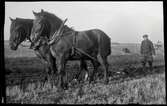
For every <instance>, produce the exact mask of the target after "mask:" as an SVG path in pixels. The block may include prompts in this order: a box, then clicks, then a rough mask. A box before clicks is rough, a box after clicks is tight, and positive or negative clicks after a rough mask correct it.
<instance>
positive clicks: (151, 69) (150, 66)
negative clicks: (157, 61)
mask: <svg viewBox="0 0 167 106" xmlns="http://www.w3.org/2000/svg"><path fill="white" fill-rule="evenodd" d="M149 70H150V72H152V71H153V66H152V62H149Z"/></svg>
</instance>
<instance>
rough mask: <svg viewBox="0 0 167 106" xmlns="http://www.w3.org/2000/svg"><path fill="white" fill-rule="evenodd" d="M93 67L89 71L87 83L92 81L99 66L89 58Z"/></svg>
mask: <svg viewBox="0 0 167 106" xmlns="http://www.w3.org/2000/svg"><path fill="white" fill-rule="evenodd" d="M91 62H92V64H93V67H94V69H93V70H92V71H89V83H91V82H92V81H94V79H95V77H94V76H95V75H94V74H95V71H97V69H98V67H99V63H98V62H97V61H95V60H91Z"/></svg>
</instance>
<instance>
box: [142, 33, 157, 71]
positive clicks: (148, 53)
mask: <svg viewBox="0 0 167 106" xmlns="http://www.w3.org/2000/svg"><path fill="white" fill-rule="evenodd" d="M143 38H144V40H143V41H142V43H141V49H140V52H141V55H142V65H143V70H145V65H146V63H147V62H148V64H149V66H150V70H151V71H152V69H153V67H152V62H153V56H152V55H155V49H154V46H153V43H152V42H151V41H150V40H149V39H148V35H146V34H145V35H143Z"/></svg>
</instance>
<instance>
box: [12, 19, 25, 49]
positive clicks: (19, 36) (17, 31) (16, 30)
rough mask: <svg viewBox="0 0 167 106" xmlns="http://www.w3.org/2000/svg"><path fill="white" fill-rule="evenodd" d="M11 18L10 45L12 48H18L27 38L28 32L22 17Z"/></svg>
mask: <svg viewBox="0 0 167 106" xmlns="http://www.w3.org/2000/svg"><path fill="white" fill-rule="evenodd" d="M10 20H11V26H10V37H9V46H10V48H11V49H12V50H17V48H18V45H19V44H21V43H22V42H23V41H24V40H26V32H25V29H24V23H23V22H22V21H21V19H19V18H16V19H12V18H10Z"/></svg>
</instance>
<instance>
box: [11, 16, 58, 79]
mask: <svg viewBox="0 0 167 106" xmlns="http://www.w3.org/2000/svg"><path fill="white" fill-rule="evenodd" d="M10 20H11V26H10V38H9V46H10V48H11V49H12V50H17V48H18V46H19V45H21V43H22V42H23V41H25V40H27V39H28V40H29V41H30V42H31V40H30V35H31V29H32V26H33V20H32V19H23V18H16V19H12V18H10ZM35 54H36V55H37V57H38V58H40V59H41V60H42V61H43V63H44V65H46V71H47V72H48V73H51V72H54V71H52V70H53V69H54V70H55V69H56V66H55V60H54V58H53V57H52V55H51V53H50V50H48V48H47V47H39V48H38V49H36V50H35ZM48 77H49V75H48Z"/></svg>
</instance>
